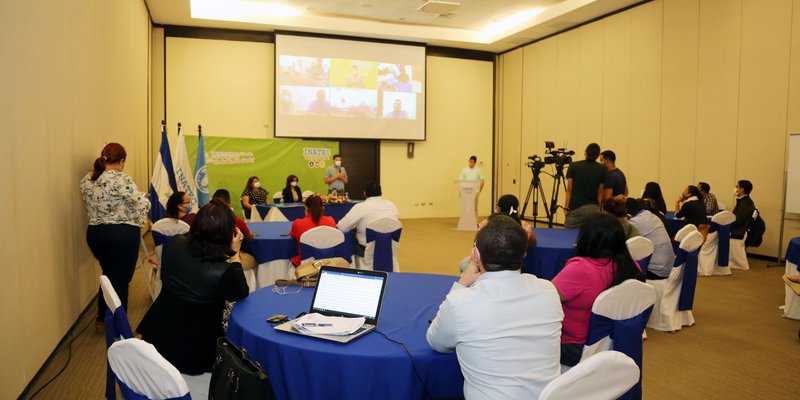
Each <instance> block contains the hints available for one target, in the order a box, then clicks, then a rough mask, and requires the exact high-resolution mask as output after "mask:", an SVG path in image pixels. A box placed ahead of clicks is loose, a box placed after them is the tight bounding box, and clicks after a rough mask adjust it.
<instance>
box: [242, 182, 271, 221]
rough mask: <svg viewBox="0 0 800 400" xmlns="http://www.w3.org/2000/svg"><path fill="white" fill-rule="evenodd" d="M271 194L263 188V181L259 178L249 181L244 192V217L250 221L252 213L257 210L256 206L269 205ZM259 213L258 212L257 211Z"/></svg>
mask: <svg viewBox="0 0 800 400" xmlns="http://www.w3.org/2000/svg"><path fill="white" fill-rule="evenodd" d="M267 196H269V192H267V191H266V190H264V189H262V188H261V181H260V180H259V179H258V177H257V176H251V177H250V178H248V179H247V186H245V187H244V190H242V208H243V209H244V217H245V218H247V219H250V213H251V212H252V211H256V210H255V206H256V204H269V197H267ZM256 212H258V211H256Z"/></svg>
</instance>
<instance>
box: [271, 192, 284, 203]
mask: <svg viewBox="0 0 800 400" xmlns="http://www.w3.org/2000/svg"><path fill="white" fill-rule="evenodd" d="M282 200H283V192H278V193H275V195H274V196H272V204H278V203H280V202H282Z"/></svg>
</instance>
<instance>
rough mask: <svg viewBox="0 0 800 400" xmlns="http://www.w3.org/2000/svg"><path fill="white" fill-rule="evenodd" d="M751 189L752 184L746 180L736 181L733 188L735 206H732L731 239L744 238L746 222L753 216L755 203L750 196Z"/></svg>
mask: <svg viewBox="0 0 800 400" xmlns="http://www.w3.org/2000/svg"><path fill="white" fill-rule="evenodd" d="M752 191H753V184H752V183H751V182H750V181H748V180H741V181H738V182H736V186H735V187H734V188H733V194H735V195H736V207H734V208H733V214H734V215H736V221H735V222H734V223H733V224H732V225H731V238H733V239H743V238H744V234H745V233H746V232H747V225H748V222H750V220H751V219H752V218H753V212H754V211H755V210H756V205H755V203H753V199H751V198H750V192H752Z"/></svg>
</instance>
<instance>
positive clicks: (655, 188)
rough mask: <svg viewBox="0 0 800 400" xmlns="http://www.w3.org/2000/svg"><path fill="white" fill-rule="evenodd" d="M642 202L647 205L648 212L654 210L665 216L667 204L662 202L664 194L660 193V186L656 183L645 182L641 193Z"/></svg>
mask: <svg viewBox="0 0 800 400" xmlns="http://www.w3.org/2000/svg"><path fill="white" fill-rule="evenodd" d="M642 200H644V201H645V202H647V203H649V204H647V205H649V206H650V207H649V209H650V211H653V210H656V211H658V212H660V213H661V215H665V214H666V213H667V203H666V202H665V201H664V194H663V193H661V186H660V185H659V184H658V183H656V182H647V184H646V185H644V192H642Z"/></svg>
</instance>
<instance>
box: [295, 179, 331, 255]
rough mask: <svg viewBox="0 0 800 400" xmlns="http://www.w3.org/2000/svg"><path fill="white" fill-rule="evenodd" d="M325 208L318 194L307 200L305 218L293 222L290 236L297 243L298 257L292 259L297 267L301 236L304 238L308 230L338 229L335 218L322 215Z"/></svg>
mask: <svg viewBox="0 0 800 400" xmlns="http://www.w3.org/2000/svg"><path fill="white" fill-rule="evenodd" d="M324 212H325V208H324V207H323V206H322V198H321V197H319V196H317V195H316V194H315V195H313V196H310V197H309V198H307V199H306V216H305V218H301V219H296V220H294V222H292V229H290V230H289V236H291V237H292V239H294V240H296V241H297V255H296V256H294V257H292V264H294V265H295V266H297V265H300V261H302V260H300V236H303V234H304V233H306V232H307V231H308V230H310V229H313V228H316V227H318V226H330V227H331V228H336V221H335V220H334V219H333V217H329V216H327V215H322V214H323V213H324Z"/></svg>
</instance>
